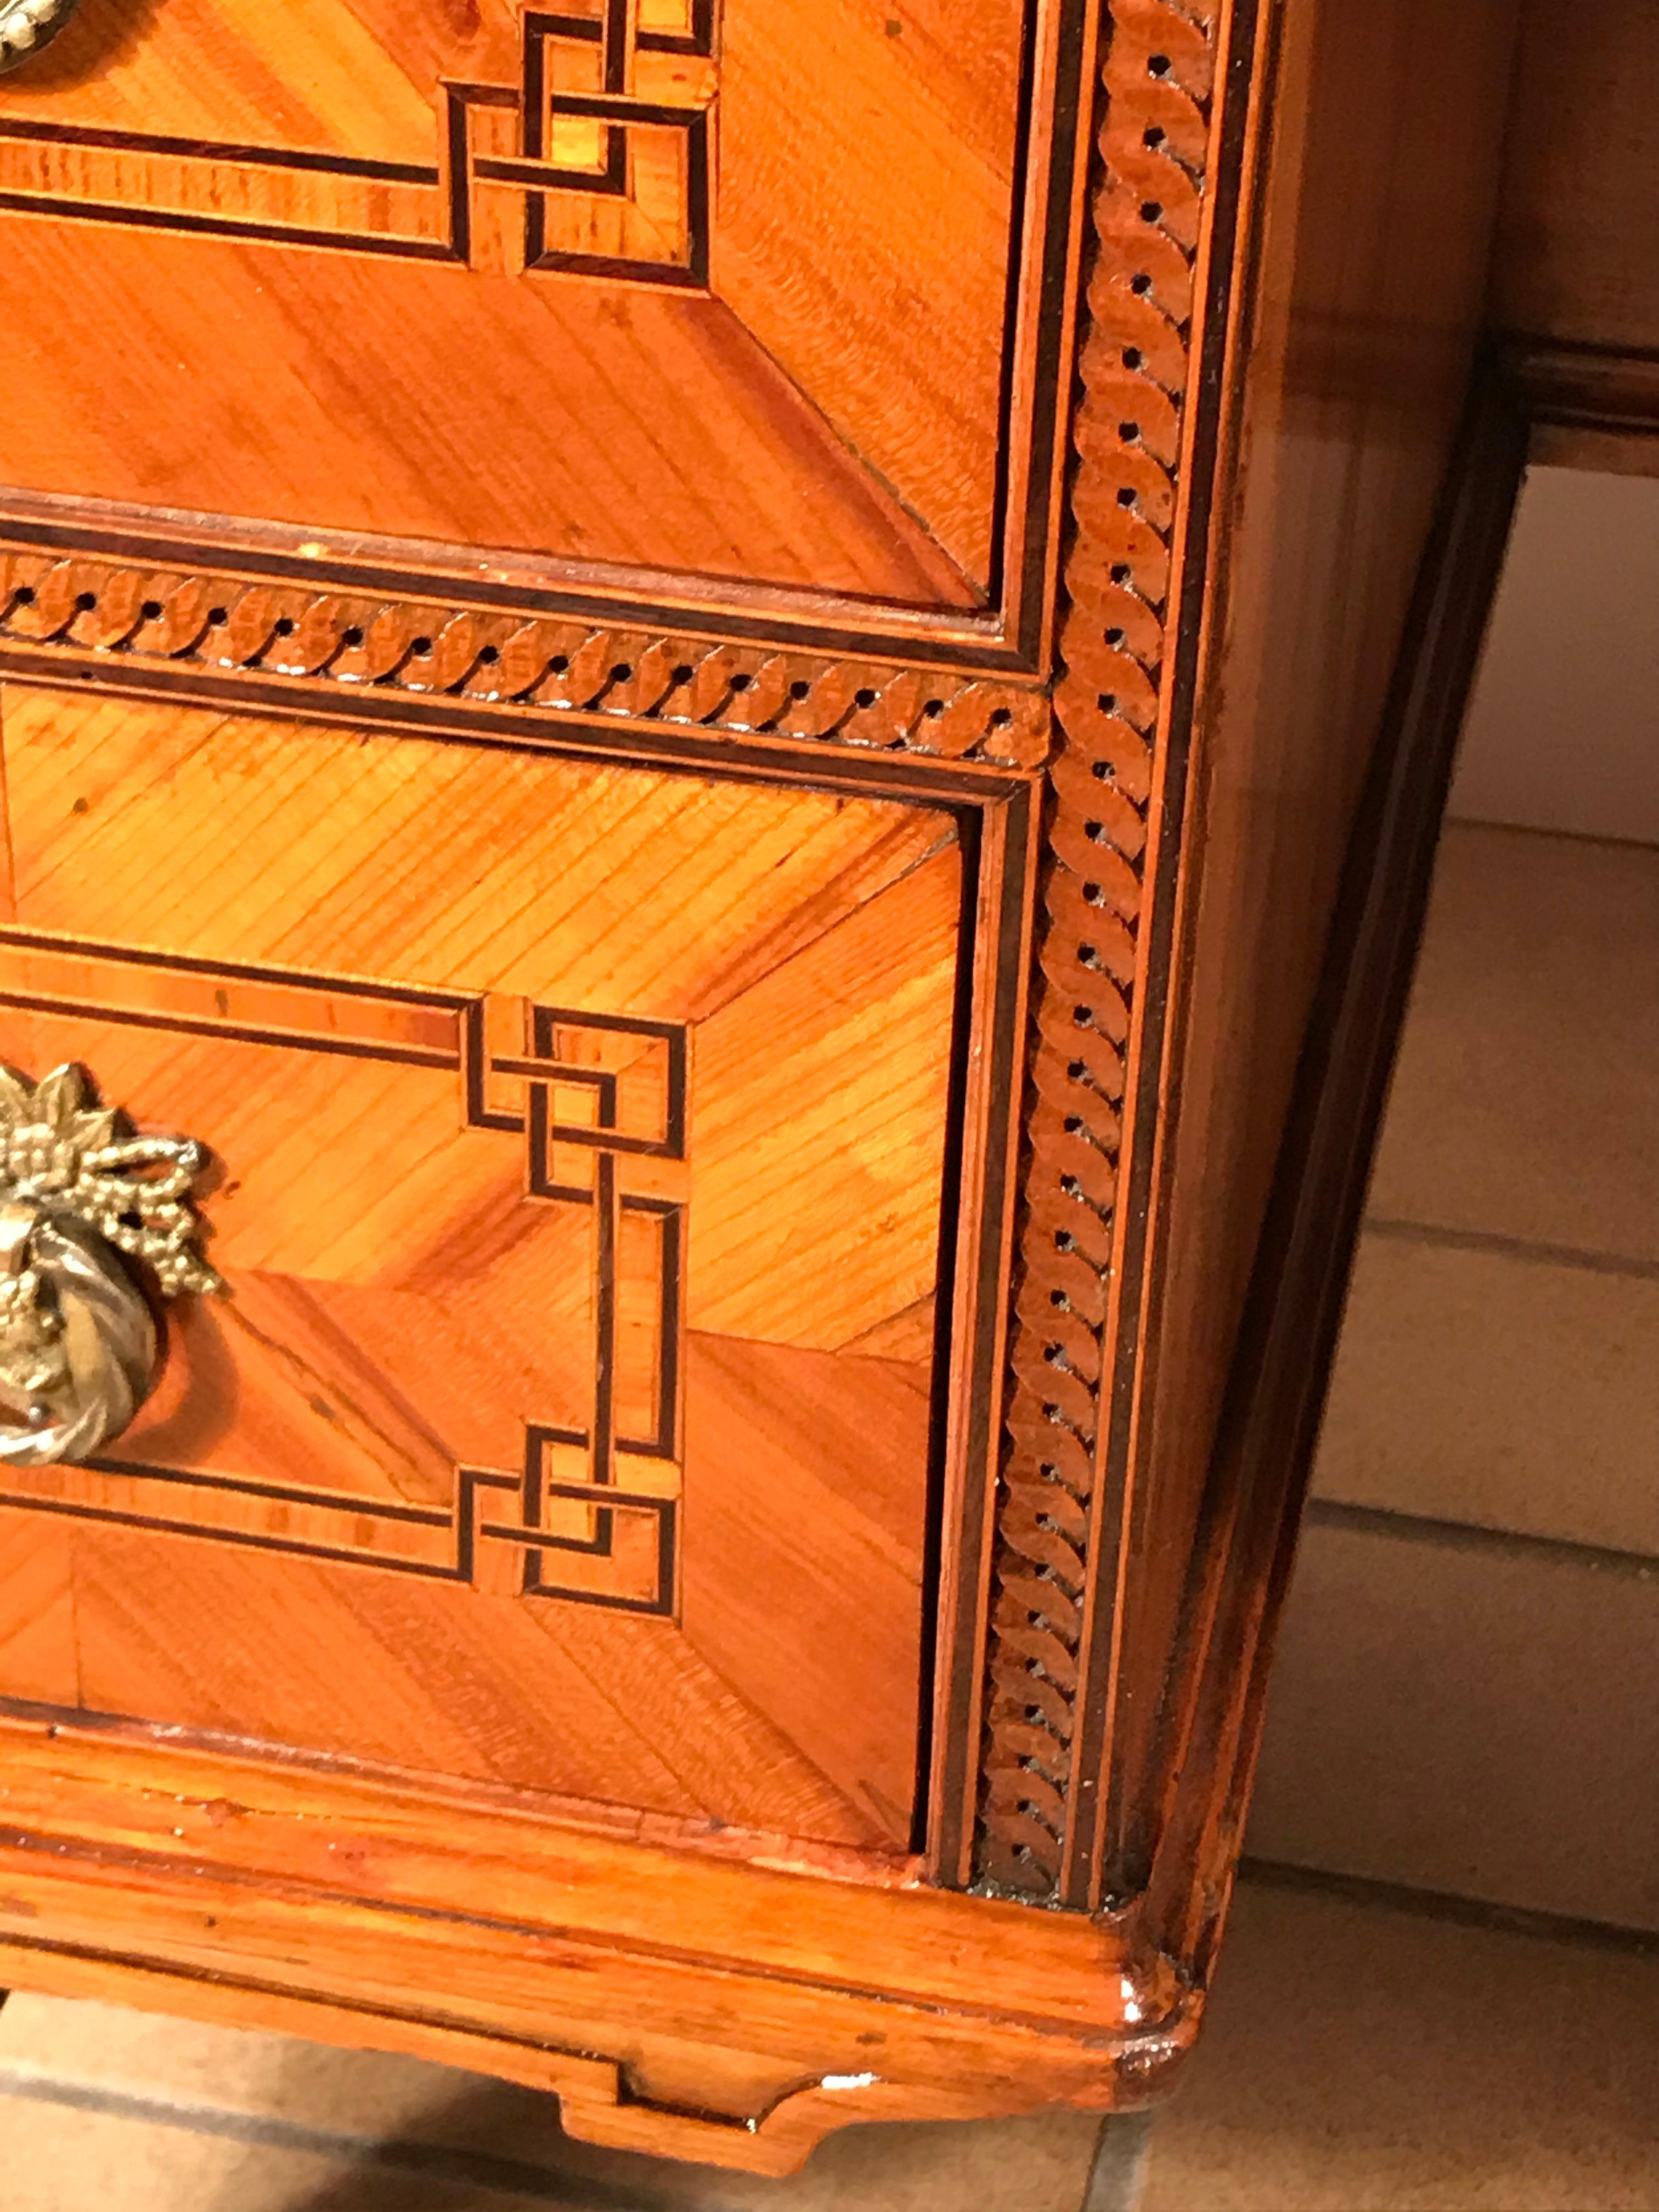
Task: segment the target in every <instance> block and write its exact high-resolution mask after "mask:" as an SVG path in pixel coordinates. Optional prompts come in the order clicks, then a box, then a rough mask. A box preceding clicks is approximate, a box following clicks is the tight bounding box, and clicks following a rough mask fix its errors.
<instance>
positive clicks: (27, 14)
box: [0, 0, 80, 71]
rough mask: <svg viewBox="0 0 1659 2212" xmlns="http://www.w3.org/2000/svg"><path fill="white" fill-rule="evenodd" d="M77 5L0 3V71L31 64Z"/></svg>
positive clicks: (52, 0)
mask: <svg viewBox="0 0 1659 2212" xmlns="http://www.w3.org/2000/svg"><path fill="white" fill-rule="evenodd" d="M79 4H80V0H0V71H3V70H14V69H20V68H21V66H22V64H24V63H25V62H26V61H30V60H32V59H33V57H34V56H35V55H36V54H38V53H39V52H40V49H41V47H42V46H49V45H50V44H51V43H52V40H53V39H55V38H56V37H57V36H58V33H59V31H61V30H62V29H63V27H64V24H65V23H67V22H68V21H69V19H70V16H71V15H73V14H74V13H75V11H76V8H77V7H78V6H79Z"/></svg>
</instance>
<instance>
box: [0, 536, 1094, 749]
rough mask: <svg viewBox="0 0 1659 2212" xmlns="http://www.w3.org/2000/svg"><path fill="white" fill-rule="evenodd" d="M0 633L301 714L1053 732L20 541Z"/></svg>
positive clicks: (469, 617)
mask: <svg viewBox="0 0 1659 2212" xmlns="http://www.w3.org/2000/svg"><path fill="white" fill-rule="evenodd" d="M0 639H5V640H7V641H11V642H14V643H18V644H25V645H30V646H39V647H59V648H64V649H65V650H66V651H70V652H75V653H79V654H82V655H87V654H90V655H94V656H100V655H109V656H111V657H117V656H118V657H119V658H120V659H124V660H127V661H132V662H143V661H150V662H153V663H166V664H167V665H171V666H174V667H177V666H180V665H183V666H185V667H191V668H198V669H202V670H204V671H218V672H223V673H227V674H231V675H238V674H240V675H246V676H249V677H258V678H265V679H269V678H279V679H284V680H286V681H288V682H291V683H292V684H294V686H295V712H296V713H299V712H303V697H304V695H305V693H306V692H307V691H310V692H311V693H313V695H314V694H315V692H316V691H317V690H319V688H320V687H337V688H340V689H345V688H349V687H354V686H355V687H358V688H362V689H365V690H380V691H394V692H404V693H408V694H410V695H414V696H427V697H431V698H446V697H447V698H452V699H458V700H465V701H468V702H473V703H476V704H481V705H492V706H507V707H513V708H523V709H525V710H526V712H533V713H534V714H537V715H538V716H540V717H543V718H545V717H547V716H549V715H553V716H557V715H559V714H582V715H586V716H592V715H596V714H597V715H601V716H603V717H605V719H606V720H611V719H615V720H618V721H624V722H626V721H635V722H650V723H653V724H657V725H659V726H670V727H676V726H678V727H683V728H685V729H687V730H701V731H704V732H709V733H712V734H714V735H716V736H726V737H732V738H740V737H769V738H810V739H814V740H817V741H820V742H823V743H825V744H837V745H846V746H850V747H858V748H862V749H865V750H876V751H901V752H908V753H922V754H928V755H932V756H933V757H938V758H939V759H943V760H972V761H976V762H983V763H987V764H990V765H995V766H998V767H1006V768H1012V769H1031V768H1038V767H1041V766H1042V763H1043V762H1044V761H1045V760H1046V759H1047V757H1048V749H1049V733H1050V729H1051V726H1052V708H1051V705H1050V702H1049V699H1048V693H1047V691H1046V690H1045V689H1044V688H1043V687H1042V686H1041V685H1038V684H1009V683H1004V682H1001V681H1000V680H997V679H994V678H979V677H974V676H969V675H963V674H952V673H951V672H949V671H941V670H926V671H924V670H919V669H915V668H902V667H895V666H893V665H891V664H890V663H888V662H883V661H857V662H849V661H844V660H836V659H827V658H825V657H823V655H819V654H813V653H797V652H793V651H789V652H784V651H780V650H779V649H778V648H776V647H772V646H767V645H749V644H733V643H729V642H724V641H711V640H709V639H707V638H695V637H686V636H672V637H665V636H664V635H661V634H660V633H656V634H653V633H651V632H649V631H647V630H643V629H620V628H601V627H596V626H595V625H594V624H592V623H584V622H580V621H577V620H573V619H571V618H568V617H560V616H551V615H547V616H540V615H538V616H533V617H529V618H526V617H523V616H515V615H507V614H491V613H488V612H480V613H473V612H471V611H457V610H455V609H453V608H445V607H441V606H435V605H422V604H420V603H418V602H412V601H408V600H395V601H389V600H386V599H375V598H372V597H369V596H363V597H361V598H359V597H357V596H355V595H349V594H346V593H343V592H331V591H316V590H308V589H307V588H305V587H304V586H287V585H279V584H264V583H252V582H248V581H246V580H237V579H231V578H226V577H211V576H202V575H197V574H192V573H191V572H189V571H185V570H177V569H165V570H155V569H150V568H138V567H131V566H125V565H122V564H120V563H118V562H113V561H111V560H107V559H101V558H94V557H80V556H75V557H70V558H64V557H61V556H58V555H55V554H42V553H40V552H33V551H25V550H19V549H16V548H13V549H9V550H7V549H0Z"/></svg>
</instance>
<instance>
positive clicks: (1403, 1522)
mask: <svg viewBox="0 0 1659 2212" xmlns="http://www.w3.org/2000/svg"><path fill="white" fill-rule="evenodd" d="M1304 1518H1305V1520H1306V1522H1307V1523H1308V1525H1309V1526H1310V1528H1346V1529H1348V1530H1351V1531H1352V1532H1353V1533H1355V1534H1368V1535H1375V1536H1384V1537H1387V1538H1389V1539H1390V1540H1391V1541H1395V1542H1396V1543H1402V1544H1437V1545H1440V1546H1442V1547H1443V1548H1444V1549H1446V1550H1448V1551H1470V1552H1492V1553H1503V1554H1504V1555H1505V1556H1507V1557H1509V1558H1510V1559H1533V1560H1536V1561H1538V1562H1539V1563H1541V1564H1545V1563H1547V1564H1548V1565H1553V1566H1559V1567H1577V1568H1578V1569H1580V1570H1581V1571H1584V1572H1587V1573H1589V1574H1603V1575H1627V1576H1629V1577H1631V1578H1632V1580H1634V1581H1637V1582H1659V1554H1656V1553H1651V1552H1626V1551H1619V1550H1615V1549H1614V1548H1613V1547H1611V1546H1609V1545H1602V1544H1581V1543H1577V1542H1575V1541H1573V1540H1572V1539H1571V1537H1566V1536H1534V1535H1530V1534H1528V1533H1527V1532H1526V1531H1525V1530H1524V1529H1520V1528H1486V1527H1483V1526H1482V1525H1481V1524H1480V1522H1475V1521H1442V1520H1439V1519H1437V1518H1436V1517H1435V1516H1433V1515H1431V1514H1426V1513H1406V1512H1401V1511H1400V1510H1398V1509H1396V1508H1395V1507H1394V1506H1391V1505H1360V1504H1351V1503H1350V1502H1349V1501H1348V1500H1346V1498H1310V1499H1309V1501H1308V1504H1307V1507H1306V1510H1305V1515H1304Z"/></svg>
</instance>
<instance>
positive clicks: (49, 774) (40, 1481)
mask: <svg viewBox="0 0 1659 2212" xmlns="http://www.w3.org/2000/svg"><path fill="white" fill-rule="evenodd" d="M0 752H3V768H4V778H3V783H0V792H3V809H4V815H5V825H4V826H5V828H6V830H7V832H8V835H7V837H6V839H5V840H4V841H0V1061H4V1062H5V1063H7V1064H9V1065H11V1066H17V1067H20V1068H28V1069H31V1070H33V1069H39V1068H48V1067H53V1066H59V1065H61V1064H63V1063H64V1062H66V1061H76V1062H78V1063H80V1064H81V1065H82V1066H84V1067H86V1068H87V1069H88V1071H89V1072H90V1073H91V1075H92V1077H93V1079H94V1082H95V1083H96V1085H97V1086H98V1089H99V1091H100V1093H101V1095H102V1096H103V1097H106V1098H107V1099H109V1100H112V1101H118V1102H119V1103H120V1104H121V1105H122V1107H123V1108H124V1109H125V1110H126V1111H127V1113H128V1114H129V1115H131V1119H132V1121H133V1124H134V1126H135V1127H136V1128H137V1129H138V1130H140V1131H149V1130H158V1129H172V1128H175V1127H177V1128H188V1130H189V1132H190V1134H191V1137H192V1138H194V1139H197V1140H198V1141H199V1142H200V1144H201V1145H202V1146H204V1148H205V1150H206V1152H207V1153H208V1155H209V1158H210V1167H209V1168H208V1170H206V1171H205V1172H204V1174H203V1175H202V1176H200V1177H198V1179H197V1197H198V1211H199V1216H200V1219H201V1222H202V1225H203V1229H204V1250H205V1253H206V1254H207V1255H208V1256H210V1260H211V1263H212V1265H213V1267H214V1268H215V1270H216V1273H217V1274H218V1275H219V1276H220V1277H221V1278H222V1280H223V1282H224V1283H225V1285H227V1288H228V1295H227V1296H224V1297H186V1298H181V1299H179V1300H178V1301H176V1302H175V1303H174V1304H173V1305H171V1306H170V1307H169V1308H168V1310H167V1315H166V1322H165V1339H166V1352H165V1358H164V1360H163V1363H162V1365H161V1371H160V1373H159V1375H158V1376H157V1377H156V1379H155V1386H154V1388H153V1389H152V1391H151V1394H150V1395H149V1398H148V1399H147V1400H146V1401H144V1403H143V1405H142V1406H141V1407H139V1408H138V1410H137V1413H136V1415H135V1416H134V1418H133V1419H132V1420H131V1423H130V1425H128V1426H127V1427H126V1428H125V1430H124V1431H122V1432H121V1433H120V1434H119V1435H118V1437H113V1438H112V1440H111V1441H110V1442H109V1443H106V1444H105V1445H103V1446H101V1447H100V1448H99V1449H97V1451H96V1453H95V1455H94V1461H93V1463H92V1464H88V1465H77V1466H67V1465H59V1466H56V1467H48V1468H40V1469H38V1470H25V1469H16V1470H10V1471H8V1472H6V1474H5V1477H4V1480H3V1482H0V1700H3V1699H23V1700H25V1701H27V1702H29V1703H31V1704H35V1705H50V1706H54V1707H64V1708H72V1709H82V1708H84V1709H86V1710H89V1711H98V1712H101V1713H105V1714H123V1715H126V1716H128V1717H131V1718H132V1719H133V1720H135V1721H137V1722H141V1723H148V1724H152V1725H155V1726H160V1727H164V1728H166V1729H169V1730H173V1731H180V1730H182V1731H186V1732H187V1731H190V1730H204V1729H205V1730H208V1731H210V1732H213V1733H216V1734H222V1733H224V1732H227V1731H228V1732H229V1733H231V1734H233V1735H237V1736H239V1737H240V1738H243V1739H251V1740H253V1741H264V1742H270V1743H275V1744H277V1745H281V1746H285V1747H289V1748H290V1749H292V1750H295V1751H296V1752H300V1753H306V1754H307V1755H309V1754H312V1753H325V1754H328V1755H331V1756H344V1757H348V1758H350V1759H357V1760H360V1761H368V1762H370V1763H371V1764H374V1765H392V1766H393V1767H395V1768H397V1769H398V1771H404V1772H422V1771H429V1772H436V1773H440V1774H443V1775H445V1776H447V1777H450V1778H456V1779H459V1780H467V1779H476V1780H482V1781H488V1782H493V1783H500V1784H506V1785H509V1786H511V1787H513V1788H520V1789H524V1788H527V1789H531V1790H543V1791H550V1792H553V1793H555V1794H556V1795H557V1796H561V1797H575V1798H581V1799H586V1800H599V1801H603V1802H606V1803H610V1804H621V1805H626V1806H630V1807H633V1808H636V1809H638V1810H639V1811H641V1812H642V1813H651V1814H658V1813H660V1814H665V1815H670V1816H673V1817H676V1818H684V1817H690V1818H697V1819H705V1818H711V1819H714V1820H720V1821H724V1822H728V1823H732V1824H734V1825H739V1826H745V1827H751V1828H759V1829H763V1830H765V1831H767V1832H771V1833H780V1834H788V1835H794V1836H799V1837H802V1838H809V1839H811V1840H815V1841H823V1842H826V1843H836V1844H852V1845H857V1846H860V1847H863V1846H866V1845H871V1846H878V1847H879V1848H881V1849H884V1850H890V1849H899V1850H904V1849H908V1847H909V1844H910V1839H911V1837H912V1834H913V1825H912V1824H913V1820H914V1818H915V1806H916V1802H917V1793H918V1788H919V1766H918V1755H919V1744H920V1736H919V1733H918V1731H919V1727H920V1698H921V1685H922V1682H923V1680H924V1677H925V1674H926V1672H927V1663H928V1662H927V1640H928V1620H927V1611H926V1603H927V1601H926V1596H925V1578H926V1572H927V1557H928V1548H929V1545H930V1543H931V1541H933V1538H932V1534H931V1530H932V1527H933V1514H934V1510H935V1505H934V1501H935V1499H936V1498H938V1496H939V1494H940V1482H941V1479H942V1462H941V1459H940V1456H939V1455H940V1448H941V1446H942V1443H943V1442H944V1439H943V1436H942V1432H941V1431H940V1429H939V1425H938V1424H937V1423H936V1421H935V1419H934V1413H933V1406H934V1393H935V1387H936V1382H937V1376H938V1369H939V1361H940V1358H941V1357H942V1351H941V1344H940V1328H939V1324H940V1319H941V1316H942V1315H944V1314H945V1313H948V1312H949V1311H950V1310H951V1289H952V1283H951V1280H947V1279H945V1278H944V1277H942V1275H941V1262H942V1261H945V1263H946V1265H947V1267H948V1266H949V1264H950V1259H951V1241H950V1218H951V1217H950V1215H948V1214H947V1212H946V1207H947V1205H948V1206H951V1208H952V1209H954V1207H955V1205H956V1200H955V1198H954V1196H953V1195H952V1193H951V1181H952V1177H953V1176H954V1173H955V1169H954V1164H953V1163H954V1155H953V1151H952V1137H951V1130H952V1117H953V1113H954V1111H955V1109H954V1107H953V1098H954V1097H955V1096H956V1085H957V1081H958V1077H957V1073H956V1071H957V1068H958V1066H960V1065H961V1064H962V1063H961V1061H960V1060H959V1058H958V1047H957V1037H958V1023H959V1012H958V1010H959V1008H960V1006H961V1004H962V994H963V975H964V972H966V971H965V969H964V962H965V961H966V960H968V959H969V958H970V957H972V956H971V947H970V945H969V943H968V942H967V939H968V935H969V932H968V931H966V930H964V926H963V914H964V910H967V911H969V912H971V911H972V908H971V903H969V906H968V907H967V908H966V909H965V908H964V891H965V889H966V887H967V886H968V885H969V884H971V882H972V880H973V878H972V874H971V869H972V866H973V862H972V855H971V852H970V850H969V848H968V847H967V845H966V843H965V841H963V839H962V838H961V837H960V836H959V835H958V833H957V815H956V814H955V813H954V812H953V811H951V810H950V809H947V808H944V807H941V806H939V805H938V804H937V803H930V801H929V800H927V799H912V798H910V797H908V796H902V795H898V794H897V793H895V795H892V796H883V797H874V796H866V795H865V794H864V793H861V792H859V791H856V790H845V791H841V792H832V791H825V790H823V789H819V788H814V787H810V786H799V785H796V784H793V783H786V782H781V781H777V782H775V781H767V780H766V779H765V778H764V777H763V776H761V775H753V774H740V775H736V776H729V775H727V776H721V775H704V774H702V772H700V771H694V770H690V769H681V768H675V767H669V766H667V765H664V764H657V765H647V764H638V765H635V764H629V763H623V762H618V761H612V760H606V759H603V758H594V757H587V756H585V755H580V754H576V753H568V754H559V753H555V752H552V751H550V750H542V749H536V750H531V749H526V748H519V747H517V746H513V745H510V744H506V745H497V744H489V743H485V744H477V743H474V742H472V741H471V739H469V738H465V737H464V736H461V735H459V734H457V733H455V732H448V733H447V734H444V735H439V736H433V737H427V736H422V735H415V734H394V733H392V732H365V731H363V730H361V729H357V728H354V727H351V726H349V725H348V726H338V725H334V726H330V725H326V724H317V725H309V724H305V723H301V722H297V721H292V720H282V719H280V718H277V717H274V716H262V715H255V714H235V713H231V714H226V713H224V712H222V710H217V709H213V708H205V707H196V706H185V705H178V704H169V703H166V702H146V701H143V700H140V699H136V698H121V699H115V698H106V697H101V696H98V695H97V694H95V693H94V692H92V691H89V690H88V691H76V690H70V689H66V688H52V687H47V686H34V685H28V684H15V683H10V682H8V683H6V684H0ZM898 772H899V773H900V774H903V773H904V771H902V770H900V771H898ZM958 1264H959V1263H958Z"/></svg>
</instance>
